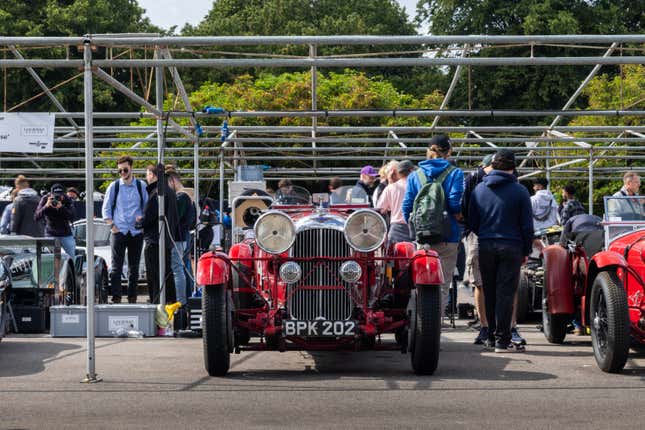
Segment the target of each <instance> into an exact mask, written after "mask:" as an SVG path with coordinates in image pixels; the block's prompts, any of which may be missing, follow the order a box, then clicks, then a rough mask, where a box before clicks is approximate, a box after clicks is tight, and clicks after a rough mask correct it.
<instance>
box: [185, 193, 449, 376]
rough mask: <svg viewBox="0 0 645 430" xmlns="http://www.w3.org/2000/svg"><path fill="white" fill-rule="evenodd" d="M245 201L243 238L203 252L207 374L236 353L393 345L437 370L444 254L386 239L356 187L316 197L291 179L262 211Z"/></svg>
mask: <svg viewBox="0 0 645 430" xmlns="http://www.w3.org/2000/svg"><path fill="white" fill-rule="evenodd" d="M246 198H247V199H248V197H246ZM233 206H237V205H236V204H235V203H234V204H233ZM241 207H244V208H245V213H244V214H243V216H241V218H242V219H244V223H245V224H246V225H247V228H245V229H244V231H242V234H241V236H243V239H240V240H235V239H234V240H233V243H234V244H233V245H232V246H231V248H230V250H229V251H228V253H223V252H209V253H207V254H205V255H203V256H202V257H201V258H200V259H199V263H198V268H197V283H198V285H200V286H202V287H203V305H202V326H203V342H204V361H205V367H206V370H207V372H208V373H209V374H210V375H212V376H223V375H226V373H227V372H228V370H229V364H230V354H231V353H233V352H235V353H239V352H240V351H252V350H272V351H281V352H282V351H288V350H308V351H313V350H316V351H320V350H355V351H358V350H364V349H370V350H396V351H402V352H410V355H411V361H412V368H413V369H414V372H415V373H417V374H432V373H433V372H434V370H435V369H436V367H437V363H438V358H439V338H440V330H441V296H440V288H439V286H440V285H441V284H442V283H443V275H442V271H441V263H440V261H439V258H438V255H437V254H436V253H435V252H434V251H432V250H429V249H421V250H417V249H416V246H415V245H414V244H413V243H410V242H402V243H396V244H391V245H390V246H388V245H386V243H385V242H386V234H387V226H386V222H385V220H384V219H383V217H382V216H381V215H380V214H379V213H378V212H376V211H374V210H373V209H371V208H369V205H368V200H367V196H366V195H365V193H364V192H363V191H362V189H361V188H360V187H343V188H342V189H340V191H338V192H336V193H332V194H331V195H329V194H314V196H313V198H312V196H311V195H310V194H309V193H308V192H307V191H306V190H304V189H301V188H299V187H289V188H288V189H281V190H280V191H279V192H278V194H277V196H276V199H275V201H273V202H272V204H271V205H270V207H269V208H266V209H264V210H262V211H258V207H262V201H259V204H257V205H255V206H253V205H249V204H248V203H246V202H245V204H244V205H243V206H241ZM254 214H255V218H257V219H254ZM232 218H233V219H234V220H235V219H236V215H235V214H233V216H232ZM251 226H252V228H251ZM238 230H239V226H235V225H234V226H233V236H234V237H237V236H238ZM388 333H390V334H394V335H395V336H394V339H392V337H391V336H383V335H386V334H388Z"/></svg>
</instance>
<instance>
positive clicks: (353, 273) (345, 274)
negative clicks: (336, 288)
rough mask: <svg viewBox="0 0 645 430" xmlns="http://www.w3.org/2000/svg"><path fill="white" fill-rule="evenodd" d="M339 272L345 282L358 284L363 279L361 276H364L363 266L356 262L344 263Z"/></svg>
mask: <svg viewBox="0 0 645 430" xmlns="http://www.w3.org/2000/svg"><path fill="white" fill-rule="evenodd" d="M338 271H339V272H340V277H341V278H343V281H345V282H357V281H358V280H359V279H361V275H362V274H363V270H362V269H361V265H360V264H358V263H357V262H355V261H346V262H344V263H343V264H341V266H340V269H339V270H338Z"/></svg>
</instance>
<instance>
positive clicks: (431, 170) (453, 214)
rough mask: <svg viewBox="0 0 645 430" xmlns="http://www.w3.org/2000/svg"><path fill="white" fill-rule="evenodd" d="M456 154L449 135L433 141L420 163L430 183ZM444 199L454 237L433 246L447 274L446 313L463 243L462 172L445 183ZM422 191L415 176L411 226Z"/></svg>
mask: <svg viewBox="0 0 645 430" xmlns="http://www.w3.org/2000/svg"><path fill="white" fill-rule="evenodd" d="M451 153H452V146H451V145H450V139H449V138H448V136H445V135H438V136H435V137H433V138H432V140H431V141H430V145H428V151H427V154H426V157H427V158H428V159H427V160H425V161H422V162H420V163H419V168H420V169H423V172H424V173H425V175H426V178H427V179H428V181H430V180H434V179H436V178H437V177H438V176H439V175H441V173H442V172H443V171H444V170H446V169H447V168H448V167H449V166H451V164H450V162H449V161H448V157H450V154H451ZM442 188H443V191H444V195H445V197H446V202H445V203H446V205H445V206H446V209H447V212H448V216H449V218H450V236H448V237H444V241H443V242H441V243H438V244H435V245H431V249H433V250H435V251H436V252H437V253H438V254H439V258H440V259H441V268H442V270H443V278H444V281H445V282H444V284H443V285H442V286H441V298H442V306H441V309H442V310H444V311H445V309H446V305H447V304H448V289H449V288H450V283H451V282H452V276H453V272H454V271H455V266H456V265H457V254H458V249H457V248H458V245H459V241H460V240H461V231H460V228H459V224H458V223H457V220H460V219H462V216H461V197H462V195H463V193H464V173H463V172H462V171H461V169H457V168H455V169H453V170H452V171H451V172H450V173H449V174H448V176H446V179H445V180H444V181H443V183H442ZM420 190H421V182H420V181H419V175H418V173H417V172H416V171H415V172H412V173H411V174H410V176H408V185H407V189H406V192H405V197H404V198H403V205H402V208H401V209H402V210H403V217H404V218H405V222H407V223H408V224H409V221H410V213H411V212H412V208H413V206H414V199H415V198H416V196H417V194H419V191H420Z"/></svg>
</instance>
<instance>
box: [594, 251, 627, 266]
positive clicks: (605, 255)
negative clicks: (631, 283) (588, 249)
mask: <svg viewBox="0 0 645 430" xmlns="http://www.w3.org/2000/svg"><path fill="white" fill-rule="evenodd" d="M591 264H593V266H595V268H596V269H598V270H599V271H601V270H602V269H604V268H605V267H610V266H617V267H622V268H627V261H626V260H625V258H624V257H623V256H622V255H620V254H618V253H616V252H613V251H602V252H599V253H597V254H595V255H594V256H593V257H592V258H591Z"/></svg>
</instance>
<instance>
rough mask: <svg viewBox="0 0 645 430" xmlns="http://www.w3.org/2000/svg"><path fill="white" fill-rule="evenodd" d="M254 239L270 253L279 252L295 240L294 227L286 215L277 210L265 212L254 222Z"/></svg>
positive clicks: (287, 247)
mask: <svg viewBox="0 0 645 430" xmlns="http://www.w3.org/2000/svg"><path fill="white" fill-rule="evenodd" d="M254 230H255V240H256V241H257V243H258V246H259V247H260V248H262V249H263V250H265V251H266V252H268V253H270V254H281V253H283V252H285V251H286V250H288V249H289V248H291V245H293V242H294V241H295V240H296V227H295V226H294V225H293V221H291V218H289V217H288V216H287V215H285V214H284V213H282V212H278V211H270V212H266V213H265V214H263V215H262V216H260V218H258V220H257V221H256V222H255V227H254Z"/></svg>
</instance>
